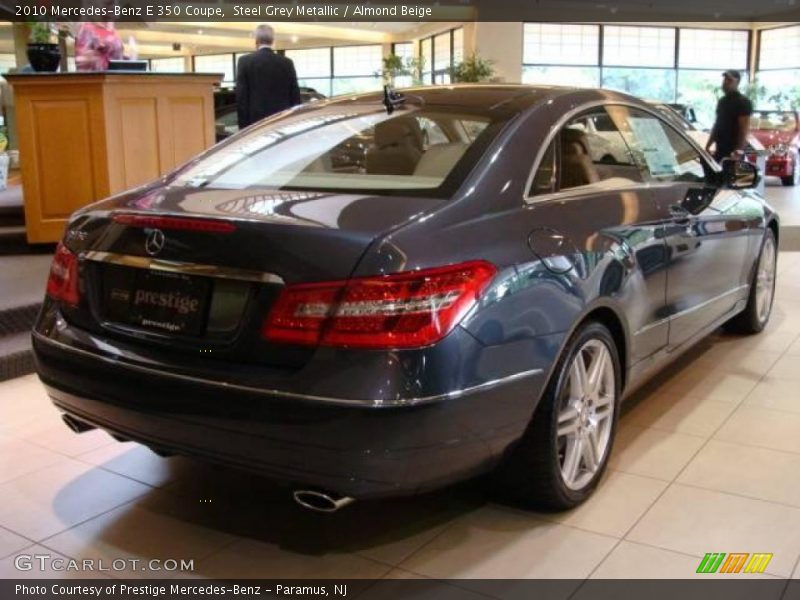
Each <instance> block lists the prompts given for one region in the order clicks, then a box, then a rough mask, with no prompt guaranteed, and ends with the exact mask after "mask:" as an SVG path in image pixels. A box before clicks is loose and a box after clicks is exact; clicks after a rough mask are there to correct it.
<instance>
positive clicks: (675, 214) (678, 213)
mask: <svg viewBox="0 0 800 600" xmlns="http://www.w3.org/2000/svg"><path fill="white" fill-rule="evenodd" d="M669 214H670V216H671V217H672V220H673V221H674V222H675V223H676V224H678V225H688V224H689V223H691V221H692V213H690V212H689V211H688V210H686V209H685V208H683V207H682V206H681V205H680V204H672V205H670V207H669Z"/></svg>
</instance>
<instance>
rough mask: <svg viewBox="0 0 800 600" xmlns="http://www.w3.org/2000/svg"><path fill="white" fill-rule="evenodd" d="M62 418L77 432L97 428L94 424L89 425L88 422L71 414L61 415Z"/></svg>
mask: <svg viewBox="0 0 800 600" xmlns="http://www.w3.org/2000/svg"><path fill="white" fill-rule="evenodd" d="M61 420H62V421H64V424H65V425H66V426H67V427H69V428H70V429H71V430H72V431H74V432H75V433H85V432H87V431H91V430H92V429H97V428H96V427H95V426H94V425H89V424H88V423H84V422H83V421H79V420H78V419H76V418H75V417H72V416H70V415H61Z"/></svg>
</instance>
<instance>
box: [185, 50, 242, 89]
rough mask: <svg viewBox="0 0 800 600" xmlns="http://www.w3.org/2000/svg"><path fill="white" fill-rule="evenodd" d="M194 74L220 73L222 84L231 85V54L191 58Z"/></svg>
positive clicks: (232, 80) (232, 77) (232, 78)
mask: <svg viewBox="0 0 800 600" xmlns="http://www.w3.org/2000/svg"><path fill="white" fill-rule="evenodd" d="M193 60H194V72H195V73H222V74H223V77H222V83H233V82H234V81H235V78H234V76H233V54H230V53H228V54H206V55H200V56H195V57H193Z"/></svg>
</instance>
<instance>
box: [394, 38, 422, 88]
mask: <svg viewBox="0 0 800 600" xmlns="http://www.w3.org/2000/svg"><path fill="white" fill-rule="evenodd" d="M392 54H394V55H395V56H397V57H398V58H400V60H402V61H403V65H405V64H407V62H408V61H409V60H412V59H414V58H416V54H415V53H414V42H399V43H396V44H392ZM413 84H414V77H413V76H411V75H401V76H399V77H395V80H394V85H395V87H408V86H410V85H413Z"/></svg>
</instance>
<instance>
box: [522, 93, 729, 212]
mask: <svg viewBox="0 0 800 600" xmlns="http://www.w3.org/2000/svg"><path fill="white" fill-rule="evenodd" d="M598 106H602V107H606V106H626V107H628V108H637V109H639V110H641V111H644V112H646V113H650V114H651V115H652V116H654V117H656V118H657V119H658V120H659V121H661V122H663V123H666V124H667V126H668V127H671V128H672V129H673V130H674V131H676V132H677V133H678V134H679V135H680V136H681V137H682V138H683V139H684V140H686V141H687V142H689V144H691V146H692V147H693V148H694V149H695V150H697V151H698V152H699V153H700V156H702V157H703V159H704V160H705V161H706V162H708V163H709V166H711V168H712V169H714V170H715V171H717V172H719V170H720V169H719V166H718V165H717V163H716V162H715V161H714V160H713V159H712V158H711V157H710V156H709V154H708V153H707V152H706V151H705V149H704V148H701V147H700V145H699V144H698V143H697V142H696V141H695V140H694V139H692V138H691V137H690V136H688V135H685V134H684V133H683V132H681V131H678V128H677V127H675V125H674V124H672V123H670V122H669V121H668V120H667V119H666V118H664V116H663V115H661V114H660V113H659V111H658V110H657V109H655V108H652V107H650V106H647V105H643V104H637V103H635V102H629V101H627V100H622V99H613V100H610V99H605V100H591V101H589V102H584V103H583V104H580V105H578V106H576V107H575V108H572V109H570V110H568V111H567V112H565V113H564V114H563V115H561V116H560V117H559V119H558V121H556V122H555V124H554V125H552V126H551V127H550V131H548V132H547V137H545V139H544V143H543V144H542V145H541V146H539V150H538V151H537V152H536V158H535V160H534V161H533V168H532V169H531V171H530V173H529V174H528V180H527V181H526V182H525V188H524V190H523V192H522V200H523V201H524V202H525V204H536V203H537V202H545V201H549V200H554V199H559V200H560V199H562V198H563V197H564V196H563V195H564V194H569V193H570V191H571V190H567V191H565V192H560V191H559V192H554V193H551V194H543V195H541V196H530V195H528V192H529V191H530V189H531V185H532V184H533V179H534V177H536V171H538V170H539V165H540V164H541V162H542V158H543V157H544V153H545V152H547V148H548V147H549V146H550V143H551V142H552V141H553V138H554V137H555V136H556V134H557V133H558V132H559V131H561V128H562V127H564V125H566V124H567V122H568V121H569V120H570V119H572V118H573V117H574V116H575V115H577V114H579V113H581V112H583V111H585V110H589V109H590V108H597V107H598ZM646 183H648V182H643V184H646ZM651 183H657V184H660V183H661V182H651ZM664 183H667V184H670V185H671V184H673V183H674V182H664ZM643 184H640V186H641V185H643ZM620 189H629V188H628V186H625V187H624V188H620ZM589 191H594V190H589ZM608 191H611V192H614V191H617V189H616V188H609V189H608Z"/></svg>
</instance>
